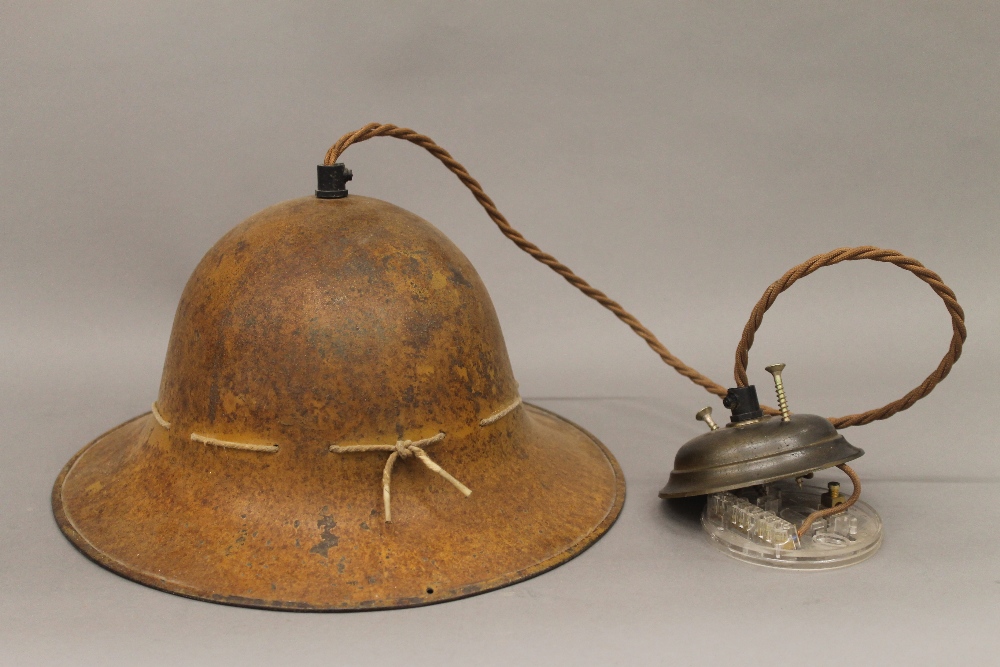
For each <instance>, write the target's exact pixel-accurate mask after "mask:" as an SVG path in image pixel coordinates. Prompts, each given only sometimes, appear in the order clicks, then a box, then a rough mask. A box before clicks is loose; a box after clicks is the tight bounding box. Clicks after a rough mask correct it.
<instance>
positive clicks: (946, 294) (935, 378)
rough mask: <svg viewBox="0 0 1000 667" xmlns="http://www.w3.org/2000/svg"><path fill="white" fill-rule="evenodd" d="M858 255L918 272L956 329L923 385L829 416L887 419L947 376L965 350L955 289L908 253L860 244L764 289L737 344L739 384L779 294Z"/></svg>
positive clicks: (851, 421) (838, 421)
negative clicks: (870, 406) (872, 406)
mask: <svg viewBox="0 0 1000 667" xmlns="http://www.w3.org/2000/svg"><path fill="white" fill-rule="evenodd" d="M856 259H870V260H873V261H876V262H889V263H890V264H895V265H896V266H898V267H899V268H901V269H906V270H907V271H909V272H911V273H913V274H914V275H915V276H917V277H918V278H920V279H921V280H923V281H924V282H925V283H927V284H928V285H930V286H931V289H933V290H934V292H935V293H937V295H938V296H939V297H941V299H942V300H943V301H944V305H945V307H946V308H947V309H948V313H949V314H950V315H951V324H952V329H953V331H954V333H953V334H952V337H951V344H950V345H949V347H948V352H947V353H946V354H945V355H944V358H943V359H942V360H941V363H939V364H938V367H937V368H936V369H934V372H933V373H931V374H930V375H928V376H927V379H925V380H924V381H923V382H921V383H920V386H918V387H916V388H914V389H912V390H911V391H910V392H909V393H907V394H906V395H905V396H903V397H902V398H900V399H899V400H896V401H893V402H891V403H887V404H886V405H883V406H882V407H881V408H876V409H875V410H868V411H867V412H860V413H857V414H853V415H847V416H845V417H830V418H829V419H830V421H831V422H832V423H833V425H834V426H835V427H837V428H838V429H840V428H847V427H848V426H861V425H864V424H869V423H871V422H873V421H877V420H879V419H888V418H889V417H891V416H892V415H894V414H896V413H897V412H900V411H902V410H906V409H907V408H909V407H910V406H911V405H913V404H914V403H916V402H917V401H919V400H920V399H921V398H923V397H924V396H926V395H927V394H929V393H931V391H932V390H933V389H934V387H936V386H937V384H938V383H939V382H941V380H943V379H945V377H947V376H948V373H949V372H950V371H951V367H952V366H953V365H954V364H955V362H956V361H958V358H959V356H961V354H962V344H963V343H964V342H965V337H966V331H965V313H964V312H963V311H962V307H961V306H960V305H958V300H957V299H956V298H955V293H954V292H953V291H952V290H951V288H950V287H948V286H947V285H945V284H944V281H942V280H941V276H939V275H938V274H936V273H934V272H933V271H931V270H930V269H928V268H926V267H925V266H924V265H923V264H921V263H920V262H918V261H917V260H915V259H913V258H912V257H907V256H906V255H903V254H900V253H898V252H896V251H895V250H885V249H884V248H876V247H875V246H859V247H857V248H837V249H836V250H831V251H830V252H828V253H824V254H822V255H816V256H815V257H812V258H810V259H808V260H806V261H805V262H802V263H801V264H799V265H798V266H795V267H792V268H791V269H789V270H788V272H786V273H785V275H783V276H781V278H779V279H778V280H776V281H774V282H773V283H771V285H770V286H769V287H768V288H767V289H766V290H765V291H764V294H763V296H761V297H760V301H758V302H757V305H756V306H754V308H753V312H752V313H751V314H750V319H749V321H747V324H746V326H745V327H744V328H743V337H742V338H741V339H740V344H739V345H738V346H737V348H736V367H735V369H734V371H733V375H734V376H735V378H736V384H737V385H739V386H740V387H745V386H747V384H748V382H749V380H748V378H747V360H748V357H749V351H750V346H751V345H753V340H754V334H755V333H756V331H757V329H758V328H759V327H760V324H761V322H762V321H763V320H764V313H765V312H767V309H768V308H770V307H771V305H772V304H773V303H774V301H775V299H777V298H778V295H779V294H781V293H782V292H784V291H785V290H786V289H788V288H789V287H791V286H792V285H793V284H794V283H795V281H797V280H798V279H799V278H803V277H805V276H808V275H809V274H810V273H813V272H814V271H816V270H818V269H820V268H822V267H824V266H832V265H834V264H838V263H840V262H846V261H850V260H856Z"/></svg>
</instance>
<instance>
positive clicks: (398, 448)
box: [330, 433, 472, 523]
mask: <svg viewBox="0 0 1000 667" xmlns="http://www.w3.org/2000/svg"><path fill="white" fill-rule="evenodd" d="M444 438H445V434H444V433H438V434H437V435H435V436H431V437H430V438H424V439H423V440H397V441H396V444H394V445H330V451H331V452H332V453H334V454H350V453H353V452H389V458H388V459H386V462H385V468H384V469H383V470H382V502H383V504H384V506H385V522H386V523H392V503H391V500H392V491H391V486H392V468H393V466H394V465H396V459H398V458H400V457H402V458H404V459H408V458H410V457H411V456H416V457H417V458H418V459H420V460H421V461H422V462H423V464H424V465H425V466H427V468H428V469H429V470H431V471H432V472H436V473H437V474H438V475H440V476H441V477H443V478H444V479H446V480H448V482H450V483H451V485H452V486H454V487H455V488H456V489H458V490H459V491H460V492H462V494H463V495H465V496H466V497H468V496H469V495H470V494H471V493H472V491H471V490H470V489H469V487H467V486H465V484H462V483H461V482H460V481H458V480H457V479H455V478H454V477H452V476H451V475H450V474H449V473H448V471H446V470H444V469H443V468H442V467H441V466H439V465H438V464H437V463H435V462H434V461H432V460H431V457H429V456H427V452H425V451H424V450H423V449H421V447H422V446H423V447H426V446H427V445H433V444H434V443H436V442H441V441H442V440H444Z"/></svg>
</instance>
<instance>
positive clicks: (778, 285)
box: [323, 123, 966, 428]
mask: <svg viewBox="0 0 1000 667" xmlns="http://www.w3.org/2000/svg"><path fill="white" fill-rule="evenodd" d="M373 137H395V138H396V139H403V140H404V141H409V142H410V143H413V144H416V145H417V146H420V147H421V148H423V149H425V150H427V151H428V152H429V153H430V154H431V155H433V156H434V157H436V158H437V159H438V160H440V161H441V162H442V164H444V166H445V167H447V168H448V170H449V171H451V172H452V173H453V174H455V176H457V177H458V179H459V180H460V181H462V183H463V184H464V185H465V187H467V188H468V189H469V191H470V192H472V196H473V197H475V198H476V201H478V202H479V204H480V205H481V206H482V207H483V209H484V210H485V211H486V214H487V215H488V216H489V217H490V219H491V220H492V221H493V222H494V223H495V224H496V226H497V227H498V228H499V229H500V231H501V233H503V235H504V236H506V237H507V238H508V239H510V240H511V241H513V242H514V243H515V244H516V245H517V247H518V248H520V249H521V250H523V251H524V252H526V253H528V254H529V255H531V256H532V257H534V258H535V259H536V260H538V261H539V262H541V263H542V264H545V265H546V266H548V267H549V268H550V269H552V270H553V271H555V272H556V273H558V274H559V275H560V276H562V277H563V278H565V279H566V281H567V282H568V283H569V284H571V285H573V286H574V287H576V288H577V289H578V290H580V291H581V292H583V293H584V294H586V295H587V296H589V297H590V298H591V299H593V300H594V301H596V302H598V303H599V304H601V305H602V306H604V307H605V308H607V309H608V310H610V311H611V312H612V313H613V314H614V315H615V317H617V318H618V319H619V320H621V321H622V322H624V323H625V324H627V325H628V326H629V328H630V329H632V331H634V332H635V333H636V334H637V335H638V336H639V337H640V338H642V339H643V340H644V341H646V344H647V345H649V347H650V348H651V349H652V350H653V352H656V354H657V355H659V357H660V359H662V360H663V361H664V363H666V364H667V365H668V366H670V367H671V368H673V369H674V370H675V371H677V372H678V373H680V374H681V375H683V376H684V377H686V378H688V379H689V380H691V381H692V382H694V383H695V384H696V385H698V386H700V387H703V388H705V390H707V391H708V392H710V393H712V394H715V395H716V396H725V395H726V388H725V387H723V386H722V385H720V384H718V383H716V382H713V381H712V380H711V379H710V378H708V377H706V376H704V375H702V374H701V373H699V372H698V371H696V370H695V369H693V368H691V367H690V366H688V365H687V364H685V363H684V362H683V361H681V360H680V359H678V358H677V357H676V356H674V355H673V354H672V353H671V352H670V350H668V349H667V347H666V346H665V345H664V344H663V343H661V342H660V341H659V339H658V338H657V337H656V335H655V334H653V332H652V331H650V330H649V329H647V328H646V327H645V326H644V325H643V324H642V323H641V322H640V321H639V320H638V319H637V318H636V317H635V315H633V314H632V313H630V312H628V311H627V310H625V308H624V307H623V306H622V305H621V304H619V303H618V302H617V301H615V300H614V299H612V298H610V297H609V296H608V295H607V294H605V293H604V292H602V291H601V290H599V289H597V288H595V287H593V286H592V285H591V284H590V283H588V282H587V281H586V280H584V279H583V278H581V277H580V276H578V275H577V274H576V273H574V272H573V271H572V270H571V269H570V268H569V267H568V266H566V265H565V264H563V263H562V262H560V261H559V260H557V259H556V258H555V257H553V256H552V255H550V254H548V253H547V252H543V251H542V250H541V249H540V248H539V247H538V246H536V245H535V244H534V243H532V242H530V241H528V240H527V239H526V238H524V235H523V234H521V232H519V231H517V230H516V229H514V227H513V226H512V225H511V224H510V223H509V222H508V221H507V218H505V217H504V216H503V214H502V213H500V211H499V209H497V207H496V204H494V203H493V200H492V199H490V197H489V196H488V195H487V194H486V192H485V191H484V190H483V187H482V186H481V185H480V184H479V181H477V180H476V179H474V178H473V177H472V176H471V175H470V174H469V172H468V170H466V168H465V167H463V166H462V164H461V163H459V162H458V161H457V160H456V159H455V158H453V157H452V156H451V153H449V152H448V151H446V150H445V149H444V148H442V147H441V146H439V145H438V144H436V143H435V142H434V140H433V139H431V138H430V137H428V136H425V135H423V134H418V133H417V132H415V131H413V130H411V129H408V128H405V127H398V126H396V125H391V124H385V123H369V124H368V125H365V126H364V127H362V128H360V129H358V130H356V131H354V132H349V133H347V134H345V135H344V136H342V137H341V138H340V139H338V140H337V142H336V143H335V144H334V145H333V146H331V147H330V150H328V151H327V153H326V158H325V159H324V162H323V163H324V164H325V165H332V164H334V163H335V162H336V161H337V158H339V157H340V155H341V154H342V153H343V152H344V151H345V150H346V149H347V148H348V147H349V146H351V145H352V144H356V143H359V142H362V141H366V140H368V139H371V138H373ZM858 259H870V260H873V261H877V262H889V263H891V264H895V265H896V266H898V267H900V268H902V269H906V270H907V271H910V272H911V273H913V274H914V275H916V276H917V277H918V278H920V279H921V280H923V281H924V282H925V283H927V284H928V285H930V286H931V288H932V289H933V290H934V291H935V293H937V295H938V296H940V297H941V299H942V300H943V301H944V303H945V306H946V307H947V309H948V313H949V314H950V315H951V320H952V329H953V335H952V338H951V344H950V346H949V348H948V352H947V354H946V355H945V356H944V358H943V359H942V360H941V363H940V364H938V367H937V368H936V369H935V370H934V372H933V373H931V374H930V375H929V376H927V379H925V380H924V381H923V382H922V383H921V384H920V386H918V387H916V388H914V389H912V390H911V391H910V392H908V393H907V394H906V395H905V396H903V397H902V398H900V399H899V400H896V401H893V402H891V403H888V404H886V405H884V406H882V407H881V408H876V409H874V410H868V411H866V412H861V413H857V414H852V415H847V416H845V417H830V418H829V419H830V422H832V423H833V425H834V426H835V427H836V428H847V427H848V426H858V425H862V424H868V423H871V422H873V421H876V420H879V419H887V418H888V417H891V416H892V415H894V414H896V413H897V412H900V411H901V410H906V409H907V408H909V407H910V406H911V405H913V404H914V403H916V402H917V401H918V400H920V399H921V398H923V397H924V396H927V394H929V393H931V391H932V390H933V389H934V387H936V386H937V384H938V383H939V382H941V380H943V379H944V378H945V377H946V376H947V375H948V373H949V371H951V367H952V366H953V365H954V364H955V362H956V361H957V360H958V358H959V356H960V355H961V354H962V344H963V343H964V342H965V338H966V330H965V314H964V312H963V311H962V307H961V306H960V305H959V304H958V300H957V299H956V297H955V293H954V292H953V291H952V290H951V288H949V287H948V286H947V285H945V284H944V281H942V280H941V277H940V276H939V275H938V274H936V273H934V272H933V271H931V270H930V269H928V268H926V267H925V266H924V265H923V264H921V263H920V262H918V261H917V260H915V259H913V258H912V257H907V256H905V255H902V254H900V253H898V252H896V251H894V250H885V249H883V248H876V247H874V246H860V247H857V248H837V249H836V250H831V251H830V252H828V253H825V254H822V255H816V256H815V257H812V258H810V259H808V260H806V261H805V262H803V263H801V264H799V265H797V266H795V267H792V268H791V269H789V270H788V272H786V273H785V275H783V276H782V277H781V278H779V279H778V280H776V281H775V282H774V283H772V284H771V285H770V286H769V287H768V288H767V290H765V291H764V294H763V296H761V298H760V301H758V302H757V305H756V306H754V309H753V312H752V313H751V315H750V320H749V321H748V322H747V324H746V327H744V329H743V337H742V338H741V339H740V343H739V345H738V346H737V348H736V367H735V370H734V376H735V378H736V383H737V385H738V386H745V385H746V384H747V382H748V380H747V373H746V368H747V360H748V355H749V351H750V346H751V345H752V344H753V340H754V334H755V333H756V331H757V329H758V328H759V327H760V324H761V322H762V321H763V318H764V313H765V312H766V311H767V309H768V308H770V307H771V305H772V304H773V303H774V301H775V299H776V298H777V296H778V294H780V293H781V292H783V291H785V290H786V289H788V288H789V287H791V286H792V285H793V284H794V283H795V281H797V280H799V279H800V278H803V277H804V276H807V275H809V274H810V273H813V272H814V271H816V270H818V269H820V268H822V267H824V266H832V265H833V264H838V263H840V262H844V261H849V260H858ZM764 410H765V412H767V414H771V415H776V414H779V412H778V411H777V410H775V409H774V408H771V407H766V406H765V407H764Z"/></svg>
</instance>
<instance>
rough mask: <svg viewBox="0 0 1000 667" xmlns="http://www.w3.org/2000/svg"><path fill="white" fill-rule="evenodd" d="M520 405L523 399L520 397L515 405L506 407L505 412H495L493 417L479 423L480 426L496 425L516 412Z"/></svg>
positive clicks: (515, 400)
mask: <svg viewBox="0 0 1000 667" xmlns="http://www.w3.org/2000/svg"><path fill="white" fill-rule="evenodd" d="M520 405H521V397H520V396H518V397H517V398H515V399H514V402H513V403H511V404H510V405H508V406H507V407H505V408H504V409H503V410H500V411H499V412H494V413H493V414H492V415H490V416H489V417H487V418H486V419H484V420H482V421H481V422H479V425H480V426H489V425H490V424H495V423H496V422H498V421H500V420H501V419H503V418H504V417H506V416H507V415H509V414H510V413H512V412H514V410H516V409H517V408H518V406H520Z"/></svg>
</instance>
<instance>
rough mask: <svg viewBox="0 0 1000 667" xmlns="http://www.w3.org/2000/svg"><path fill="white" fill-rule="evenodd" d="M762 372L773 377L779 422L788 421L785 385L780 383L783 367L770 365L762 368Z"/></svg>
mask: <svg viewBox="0 0 1000 667" xmlns="http://www.w3.org/2000/svg"><path fill="white" fill-rule="evenodd" d="M764 370H765V371H767V372H768V373H770V374H771V375H773V376H774V391H775V393H777V394H778V409H779V410H781V421H783V422H787V421H790V420H791V419H792V417H791V415H790V414H789V412H788V401H787V400H786V399H785V385H783V384H782V383H781V371H783V370H785V365H784V364H771V365H770V366H767V367H766V368H764Z"/></svg>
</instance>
